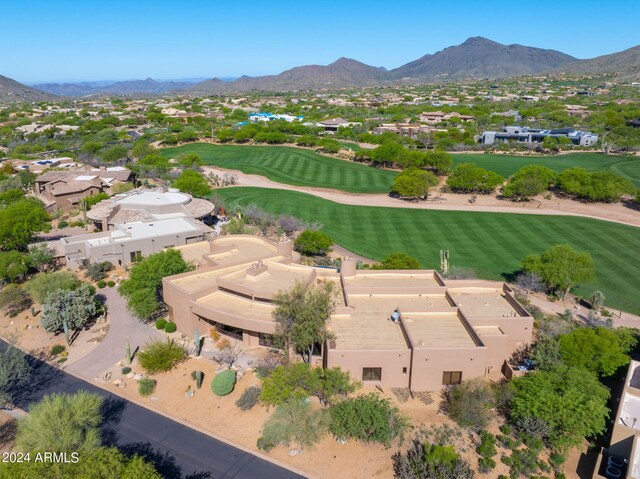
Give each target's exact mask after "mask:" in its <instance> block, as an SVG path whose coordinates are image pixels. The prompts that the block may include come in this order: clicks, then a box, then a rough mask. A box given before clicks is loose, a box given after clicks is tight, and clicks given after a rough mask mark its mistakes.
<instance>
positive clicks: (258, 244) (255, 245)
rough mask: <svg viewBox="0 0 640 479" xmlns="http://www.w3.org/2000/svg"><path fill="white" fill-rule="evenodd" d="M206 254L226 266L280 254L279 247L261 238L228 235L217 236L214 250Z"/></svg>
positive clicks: (217, 263) (274, 256)
mask: <svg viewBox="0 0 640 479" xmlns="http://www.w3.org/2000/svg"><path fill="white" fill-rule="evenodd" d="M205 256H206V258H209V259H211V260H213V261H214V262H215V263H216V265H217V266H226V265H230V264H237V263H249V262H251V261H257V260H258V259H262V260H265V259H268V258H276V257H278V256H279V254H278V248H276V247H275V246H273V245H270V244H268V243H266V242H265V241H261V240H260V239H259V238H246V237H245V238H243V237H238V236H228V237H219V238H216V239H215V241H214V242H213V251H212V252H211V253H209V254H207V255H205Z"/></svg>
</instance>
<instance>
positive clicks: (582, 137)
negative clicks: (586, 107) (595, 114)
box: [480, 126, 598, 146]
mask: <svg viewBox="0 0 640 479" xmlns="http://www.w3.org/2000/svg"><path fill="white" fill-rule="evenodd" d="M547 137H551V138H568V139H569V140H571V143H572V144H574V145H576V146H592V145H595V144H596V143H597V142H598V135H595V134H593V133H590V132H588V131H578V130H575V129H573V128H559V129H555V130H542V129H539V128H528V127H526V126H508V127H506V128H503V129H502V130H501V131H485V132H484V133H483V134H482V138H481V139H480V142H481V143H484V144H485V145H493V144H494V143H495V142H497V141H502V142H508V141H516V142H520V143H542V142H543V141H544V139H545V138H547Z"/></svg>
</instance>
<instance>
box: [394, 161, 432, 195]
mask: <svg viewBox="0 0 640 479" xmlns="http://www.w3.org/2000/svg"><path fill="white" fill-rule="evenodd" d="M437 184H438V177H437V176H436V175H434V174H433V173H431V172H430V171H425V170H421V169H420V168H408V169H406V170H404V171H403V172H402V173H400V174H399V175H398V176H396V177H395V178H394V179H393V185H392V186H391V192H392V193H395V194H396V195H398V196H400V197H401V198H411V199H416V198H420V199H427V197H428V196H429V188H431V187H433V186H436V185H437Z"/></svg>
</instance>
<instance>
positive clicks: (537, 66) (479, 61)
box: [0, 37, 640, 101]
mask: <svg viewBox="0 0 640 479" xmlns="http://www.w3.org/2000/svg"><path fill="white" fill-rule="evenodd" d="M562 72H566V73H586V74H605V73H607V74H613V75H616V76H617V77H618V78H619V79H621V80H625V81H626V80H637V79H640V46H637V47H633V48H630V49H628V50H625V51H622V52H618V53H613V54H610V55H604V56H600V57H596V58H592V59H588V60H580V59H577V58H574V57H572V56H570V55H567V54H565V53H562V52H559V51H557V50H548V49H542V48H534V47H528V46H523V45H517V44H516V45H503V44H501V43H497V42H494V41H492V40H489V39H487V38H483V37H472V38H469V39H467V40H466V41H465V42H464V43H462V44H460V45H456V46H452V47H448V48H445V49H444V50H441V51H439V52H436V53H434V54H427V55H424V56H423V57H421V58H419V59H417V60H414V61H412V62H409V63H407V64H405V65H402V66H400V67H398V68H395V69H392V70H387V69H386V68H384V67H374V66H370V65H366V64H364V63H361V62H359V61H356V60H352V59H349V58H340V59H339V60H337V61H335V62H333V63H331V64H329V65H326V66H325V65H306V66H299V67H295V68H292V69H290V70H286V71H284V72H282V73H280V74H277V75H267V76H260V77H249V76H242V77H240V78H237V79H233V80H228V79H226V80H225V79H220V78H212V79H209V80H205V81H202V82H199V83H195V84H193V83H189V82H182V81H166V82H163V81H156V80H153V79H151V78H147V79H146V80H133V81H124V82H116V83H113V84H108V85H104V84H95V83H45V84H40V85H34V88H37V89H34V88H30V87H27V86H25V85H22V84H20V83H17V82H15V81H13V80H10V79H8V78H5V77H1V76H0V101H2V100H4V101H12V100H13V101H37V100H40V99H46V98H50V96H47V95H48V94H55V95H63V96H74V97H78V96H79V97H87V96H108V95H129V96H145V95H159V94H164V93H169V92H171V93H186V94H199V95H209V94H221V93H235V92H251V91H295V90H321V89H327V90H332V89H340V88H351V87H353V88H357V87H367V86H376V85H392V84H397V83H433V82H443V81H448V80H455V79H466V78H478V79H497V78H511V77H518V76H523V75H535V74H541V73H562ZM40 90H41V91H40ZM45 92H46V93H45Z"/></svg>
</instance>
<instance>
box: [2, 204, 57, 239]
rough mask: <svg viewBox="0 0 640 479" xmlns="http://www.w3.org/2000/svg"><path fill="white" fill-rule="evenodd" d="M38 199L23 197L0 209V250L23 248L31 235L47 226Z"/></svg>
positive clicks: (46, 219)
mask: <svg viewBox="0 0 640 479" xmlns="http://www.w3.org/2000/svg"><path fill="white" fill-rule="evenodd" d="M48 221H49V215H48V214H47V212H46V211H45V210H44V205H43V204H42V202H41V201H40V200H36V199H34V198H25V199H22V200H19V201H16V202H14V203H11V204H10V205H8V206H5V207H4V208H1V209H0V250H5V251H6V250H12V249H21V250H24V249H25V248H26V246H27V244H29V242H30V241H31V239H32V238H33V235H34V234H35V233H37V232H39V231H43V230H45V229H46V228H48V227H49V223H48Z"/></svg>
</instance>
